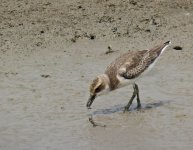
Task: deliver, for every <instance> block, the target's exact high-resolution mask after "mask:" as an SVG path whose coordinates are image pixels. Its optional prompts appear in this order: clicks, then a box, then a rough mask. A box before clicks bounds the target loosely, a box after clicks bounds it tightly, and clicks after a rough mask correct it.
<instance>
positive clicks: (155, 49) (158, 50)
mask: <svg viewBox="0 0 193 150" xmlns="http://www.w3.org/2000/svg"><path fill="white" fill-rule="evenodd" d="M170 44H171V41H167V42H165V43H163V44H160V45H157V46H155V47H153V48H152V49H150V50H149V52H150V53H156V54H157V55H158V56H159V55H160V54H161V53H163V52H164V50H165V49H166V48H167V47H168V46H169V45H170Z"/></svg>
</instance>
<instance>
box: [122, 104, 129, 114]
mask: <svg viewBox="0 0 193 150" xmlns="http://www.w3.org/2000/svg"><path fill="white" fill-rule="evenodd" d="M129 107H130V105H126V106H125V109H124V111H123V113H125V112H126V111H129Z"/></svg>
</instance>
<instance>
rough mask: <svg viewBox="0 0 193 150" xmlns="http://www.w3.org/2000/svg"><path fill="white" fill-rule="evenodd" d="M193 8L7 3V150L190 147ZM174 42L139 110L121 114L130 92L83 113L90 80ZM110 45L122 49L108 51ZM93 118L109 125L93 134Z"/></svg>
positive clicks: (3, 143)
mask: <svg viewBox="0 0 193 150" xmlns="http://www.w3.org/2000/svg"><path fill="white" fill-rule="evenodd" d="M192 8H193V3H192V1H191V0H185V1H181V0H175V1H173V0H169V1H168V0H156V1H152V0H145V1H143V2H142V1H140V0H125V1H120V2H118V1H116V0H94V1H92V2H91V1H89V0H79V1H78V0H71V1H67V0H66V1H62V0H57V1H54V2H53V1H48V0H43V1H38V0H35V1H24V0H10V1H4V0H2V1H1V4H0V96H1V98H0V99H1V101H0V120H1V123H0V149H3V150H12V149H14V150H15V149H17V150H26V149H30V150H33V149H34V150H37V149H38V150H39V149H41V150H45V149H50V150H52V149H84V150H85V149H86V150H87V149H88V150H90V149H94V150H95V149H107V150H112V149H122V150H126V149H128V148H129V149H134V150H144V149H154V150H155V149H156V150H161V149H166V150H172V149H175V150H178V149H179V150H181V149H184V150H186V149H187V150H188V149H191V148H192V147H193V134H192V132H193V126H192V124H193V111H192V108H193V91H192V89H193V74H192V73H193V67H192V64H193V44H192V39H193V9H192ZM167 40H171V41H172V46H171V47H169V48H168V50H167V51H166V52H165V53H164V54H163V56H162V57H161V58H160V60H159V61H158V63H157V64H156V67H155V68H154V69H153V70H152V71H151V72H150V73H149V74H148V76H146V77H144V78H142V79H140V80H139V82H138V84H139V87H140V92H141V93H140V95H141V100H142V108H143V109H142V111H137V110H135V107H136V102H134V104H133V105H132V108H131V111H130V112H127V113H125V114H124V113H123V112H122V111H123V107H124V105H125V104H126V103H127V102H128V99H129V97H130V96H131V94H132V87H128V88H124V89H120V90H117V91H115V92H113V93H111V94H109V95H106V96H103V97H100V98H98V99H96V101H95V103H94V104H93V109H91V110H89V111H88V110H87V109H86V107H85V104H86V101H87V99H88V86H89V83H90V80H92V79H93V77H95V76H96V75H98V74H100V73H103V71H104V69H105V66H106V65H108V64H109V63H110V62H111V61H112V60H113V59H114V58H116V57H117V56H119V55H120V54H122V53H124V52H126V51H128V50H141V49H147V48H150V47H152V46H154V45H156V44H159V43H160V42H164V41H167ZM108 45H111V46H112V48H113V50H114V51H115V52H113V53H109V54H105V52H106V51H107V47H108ZM174 46H181V47H182V50H174V49H173V47H174ZM89 114H92V115H93V117H94V119H95V121H97V122H99V123H102V124H105V125H106V126H107V127H106V128H102V127H95V128H93V127H92V125H91V124H90V123H89V121H88V117H89Z"/></svg>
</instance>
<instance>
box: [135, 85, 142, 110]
mask: <svg viewBox="0 0 193 150" xmlns="http://www.w3.org/2000/svg"><path fill="white" fill-rule="evenodd" d="M135 89H136V91H137V108H141V102H140V99H139V88H138V85H137V84H135Z"/></svg>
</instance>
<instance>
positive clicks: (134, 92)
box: [124, 83, 139, 112]
mask: <svg viewBox="0 0 193 150" xmlns="http://www.w3.org/2000/svg"><path fill="white" fill-rule="evenodd" d="M137 89H138V87H137ZM137 89H136V84H135V83H134V84H133V90H134V91H133V95H132V97H131V99H130V100H129V102H128V104H127V105H126V106H125V110H124V112H125V111H127V110H129V107H130V106H131V104H132V102H133V100H134V98H135V96H136V95H137ZM138 96H139V94H138Z"/></svg>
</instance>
